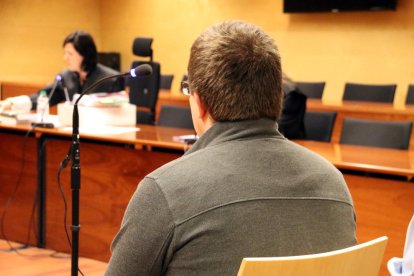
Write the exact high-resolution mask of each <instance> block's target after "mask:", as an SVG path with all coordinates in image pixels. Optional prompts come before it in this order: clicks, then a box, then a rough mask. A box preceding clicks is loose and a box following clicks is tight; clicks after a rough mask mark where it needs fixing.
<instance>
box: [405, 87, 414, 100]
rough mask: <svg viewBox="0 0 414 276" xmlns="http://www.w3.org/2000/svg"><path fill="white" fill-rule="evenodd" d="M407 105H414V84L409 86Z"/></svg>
mask: <svg viewBox="0 0 414 276" xmlns="http://www.w3.org/2000/svg"><path fill="white" fill-rule="evenodd" d="M405 104H414V84H410V85H409V86H408V92H407V97H406V98H405Z"/></svg>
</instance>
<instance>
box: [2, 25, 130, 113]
mask: <svg viewBox="0 0 414 276" xmlns="http://www.w3.org/2000/svg"><path fill="white" fill-rule="evenodd" d="M63 59H64V60H65V62H66V65H67V68H66V69H65V70H63V71H62V72H60V73H59V74H58V76H59V77H58V76H57V77H56V79H57V78H59V79H61V81H60V82H59V83H58V85H56V88H55V91H54V92H53V95H52V94H51V92H52V89H53V86H54V83H53V84H50V85H48V86H46V87H45V88H43V89H42V90H46V92H47V94H48V95H49V97H50V99H49V103H50V105H55V104H58V103H60V102H63V101H65V100H72V99H73V95H74V94H76V93H81V92H82V91H84V90H85V89H87V88H88V87H90V86H91V85H92V84H94V83H95V82H96V81H98V80H99V79H101V78H104V77H107V76H111V75H115V74H118V73H119V72H118V71H116V70H113V69H111V68H109V67H106V66H104V65H102V64H100V63H98V52H97V49H96V45H95V42H94V40H93V38H92V36H91V35H90V34H89V33H87V32H84V31H76V32H73V33H71V34H69V35H68V36H67V37H66V38H65V40H64V41H63ZM55 82H56V80H55ZM65 87H66V91H67V95H65V89H64V88H65ZM123 89H124V79H123V78H118V79H111V80H107V81H106V82H104V83H103V84H101V85H99V86H97V87H95V88H94V89H92V91H91V93H97V92H117V91H121V90H123ZM37 96H38V93H36V94H33V95H30V96H19V97H13V98H8V99H6V100H5V101H3V102H0V111H2V110H10V109H16V108H20V109H21V108H25V107H26V108H27V107H30V108H32V109H33V108H35V107H36V100H37ZM29 100H30V101H31V105H30V102H29Z"/></svg>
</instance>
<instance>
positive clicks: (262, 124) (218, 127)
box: [186, 118, 285, 154]
mask: <svg viewBox="0 0 414 276" xmlns="http://www.w3.org/2000/svg"><path fill="white" fill-rule="evenodd" d="M277 128H278V125H277V123H276V122H275V121H274V120H271V119H265V118H262V119H258V120H245V121H236V122H216V123H214V124H213V126H212V127H210V128H209V129H208V130H207V131H206V132H205V133H204V134H203V135H202V136H201V137H200V138H199V139H198V141H197V142H196V143H195V144H194V145H193V146H192V147H191V149H190V150H188V151H187V152H186V154H190V153H193V152H195V151H198V150H200V149H203V148H206V147H209V146H214V145H217V144H221V143H224V142H228V141H233V140H243V139H256V138H266V137H272V138H275V137H276V138H280V139H285V138H284V137H283V136H282V135H281V134H280V132H279V131H278V130H277Z"/></svg>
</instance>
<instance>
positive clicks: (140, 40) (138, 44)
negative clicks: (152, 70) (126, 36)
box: [132, 37, 153, 61]
mask: <svg viewBox="0 0 414 276" xmlns="http://www.w3.org/2000/svg"><path fill="white" fill-rule="evenodd" d="M152 41H153V38H151V37H137V38H135V39H134V43H133V44H132V53H133V54H134V55H136V56H141V57H149V58H150V61H152V48H151V44H152Z"/></svg>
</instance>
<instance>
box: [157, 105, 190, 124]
mask: <svg viewBox="0 0 414 276" xmlns="http://www.w3.org/2000/svg"><path fill="white" fill-rule="evenodd" d="M157 125H159V126H166V127H177V128H186V129H194V125H193V120H192V118H191V110H190V108H189V107H187V106H178V105H162V106H161V110H160V115H159V118H158V122H157Z"/></svg>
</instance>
